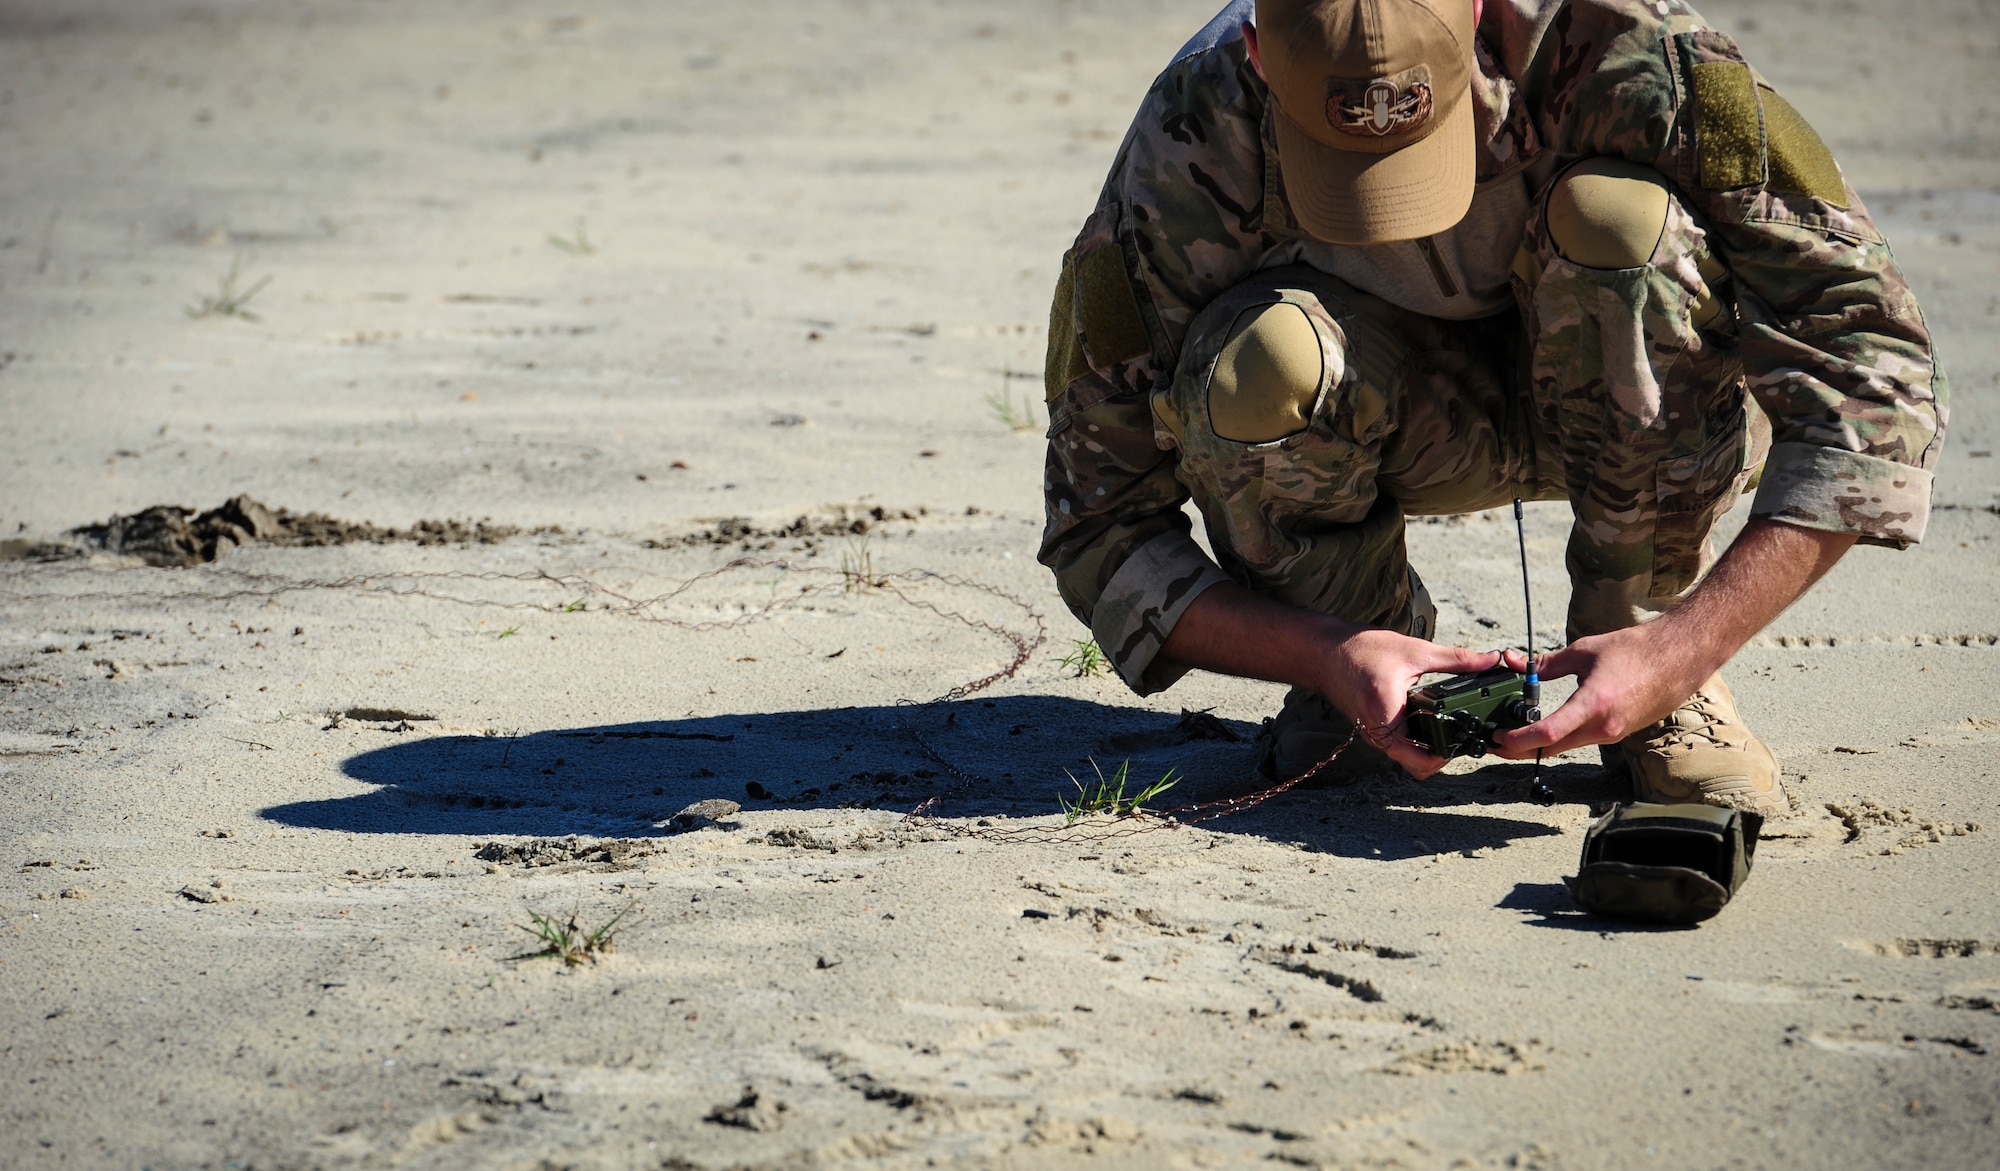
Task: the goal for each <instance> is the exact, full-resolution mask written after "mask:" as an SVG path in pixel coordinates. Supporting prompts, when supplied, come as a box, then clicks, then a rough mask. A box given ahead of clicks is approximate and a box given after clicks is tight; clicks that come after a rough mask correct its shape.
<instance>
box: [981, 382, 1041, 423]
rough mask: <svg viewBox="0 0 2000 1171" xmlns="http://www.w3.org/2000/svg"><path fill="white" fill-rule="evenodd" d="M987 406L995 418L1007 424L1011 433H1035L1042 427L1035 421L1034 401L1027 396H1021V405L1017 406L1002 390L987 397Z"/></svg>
mask: <svg viewBox="0 0 2000 1171" xmlns="http://www.w3.org/2000/svg"><path fill="white" fill-rule="evenodd" d="M986 406H987V408H988V409H989V410H991V411H992V412H993V417H994V418H996V419H998V420H1000V421H1001V422H1002V423H1005V424H1007V428H1008V429H1009V430H1011V431H1034V430H1037V429H1039V428H1040V426H1041V424H1039V423H1037V422H1036V421H1035V403H1034V400H1033V399H1030V398H1029V397H1028V396H1027V395H1025V394H1024V395H1022V396H1021V403H1020V405H1019V406H1016V405H1014V400H1013V399H1012V398H1011V397H1010V396H1009V395H1008V394H1007V392H1006V391H1005V390H1002V391H1000V392H999V393H997V394H989V395H987V396H986Z"/></svg>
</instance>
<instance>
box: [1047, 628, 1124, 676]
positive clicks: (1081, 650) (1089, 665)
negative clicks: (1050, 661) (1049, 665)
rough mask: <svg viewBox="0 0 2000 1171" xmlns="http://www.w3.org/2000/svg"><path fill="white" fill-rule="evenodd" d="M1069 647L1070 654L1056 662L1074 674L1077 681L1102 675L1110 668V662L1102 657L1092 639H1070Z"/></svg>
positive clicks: (1101, 652) (1102, 654)
mask: <svg viewBox="0 0 2000 1171" xmlns="http://www.w3.org/2000/svg"><path fill="white" fill-rule="evenodd" d="M1069 645H1070V648H1071V649H1070V652H1069V653H1068V654H1066V655H1064V656H1063V657H1062V658H1060V659H1058V660H1056V661H1057V662H1058V663H1060V664H1061V665H1062V666H1065V667H1068V668H1069V669H1070V670H1072V671H1074V672H1076V677H1077V678H1078V679H1088V678H1090V677H1091V676H1093V675H1102V674H1103V673H1104V672H1105V671H1106V670H1107V669H1108V668H1109V667H1110V666H1111V660H1109V659H1107V658H1105V657H1104V652H1103V651H1102V650H1101V649H1099V648H1098V645H1097V643H1096V641H1095V640H1094V639H1088V638H1078V639H1072V640H1070V644H1069Z"/></svg>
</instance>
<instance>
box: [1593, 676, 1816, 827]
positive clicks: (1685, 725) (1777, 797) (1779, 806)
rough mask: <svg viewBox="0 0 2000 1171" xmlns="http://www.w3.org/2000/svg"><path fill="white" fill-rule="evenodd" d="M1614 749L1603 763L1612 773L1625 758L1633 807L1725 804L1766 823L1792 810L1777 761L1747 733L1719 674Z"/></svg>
mask: <svg viewBox="0 0 2000 1171" xmlns="http://www.w3.org/2000/svg"><path fill="white" fill-rule="evenodd" d="M1607 747H1609V746H1608V745H1607ZM1617 749H1618V751H1617V752H1615V753H1614V752H1607V753H1605V757H1606V760H1605V764H1606V765H1608V766H1612V767H1615V764H1614V761H1615V759H1616V758H1617V757H1619V756H1622V757H1623V758H1624V761H1625V766H1626V768H1627V769H1629V770H1630V772H1631V774H1632V796H1633V797H1634V799H1636V800H1639V801H1656V802H1660V803H1662V804H1669V805H1671V804H1675V803H1679V802H1700V803H1701V804H1704V805H1724V806H1729V807H1731V808H1735V809H1742V810H1747V811H1749V812H1751V813H1761V814H1764V815H1765V816H1767V817H1769V816H1774V815H1776V814H1780V813H1784V812H1787V811H1788V810H1789V809H1790V808H1791V805H1790V803H1789V802H1788V801H1787V800H1786V798H1785V788H1784V785H1783V784H1782V783H1780V781H1779V780H1778V761H1777V758H1776V757H1774V756H1772V755H1771V750H1770V749H1769V748H1766V747H1764V742H1763V741H1762V740H1759V739H1757V735H1756V733H1754V732H1752V731H1751V730H1750V729H1749V728H1747V727H1745V726H1744V724H1743V717H1742V716H1740V715H1738V714H1737V712H1736V699H1735V697H1734V696H1732V695H1730V694H1729V685H1728V684H1726V683H1724V682H1723V681H1722V676H1720V675H1710V676H1709V677H1708V682H1706V683H1703V684H1702V685H1701V690H1700V691H1697V692H1695V694H1694V696H1693V697H1692V698H1691V699H1689V700H1688V701H1687V702H1686V703H1684V704H1682V705H1681V706H1680V707H1678V708H1676V709H1675V710H1674V711H1673V712H1672V713H1670V714H1669V715H1668V716H1667V718H1666V719H1664V720H1661V721H1660V722H1659V723H1657V724H1652V725H1649V726H1647V727H1645V728H1642V729H1640V730H1639V731H1637V732H1634V733H1633V734H1631V735H1630V736H1627V737H1626V738H1625V739H1624V740H1622V741H1620V742H1619V744H1618V745H1617Z"/></svg>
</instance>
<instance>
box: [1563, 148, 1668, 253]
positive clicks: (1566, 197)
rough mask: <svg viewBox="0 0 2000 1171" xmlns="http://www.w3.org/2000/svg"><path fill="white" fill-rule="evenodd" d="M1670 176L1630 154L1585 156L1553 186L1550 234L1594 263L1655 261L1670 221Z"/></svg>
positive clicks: (1569, 251) (1567, 247)
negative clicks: (1630, 159)
mask: <svg viewBox="0 0 2000 1171" xmlns="http://www.w3.org/2000/svg"><path fill="white" fill-rule="evenodd" d="M1670 198H1672V195H1671V193H1670V192H1669V191H1668V190H1667V184H1666V180H1664V179H1662V178H1661V177H1660V173H1659V172H1658V171H1655V170H1653V169H1652V168H1651V167H1642V166H1640V165H1639V164H1637V163H1632V162H1627V161H1625V160H1624V159H1614V158H1594V159H1585V160H1584V161H1583V162H1580V163H1578V164H1577V165H1576V166H1574V167H1571V168H1570V169H1569V170H1568V171H1567V172H1565V173H1564V174H1563V177H1562V178H1560V179H1558V180H1556V185H1555V188H1554V189H1553V190H1551V191H1550V192H1549V239H1550V240H1551V241H1553V242H1554V243H1555V246H1556V251H1558V252H1560V253H1562V255H1563V258H1564V259H1566V260H1571V261H1574V262H1575V263H1577V264H1581V265H1584V266H1586V267H1588V268H1638V267H1639V266H1641V265H1644V264H1650V263H1651V262H1652V259H1653V250H1654V249H1655V248H1657V247H1658V246H1659V243H1660V233H1661V232H1663V231H1665V230H1666V226H1667V200H1668V199H1670Z"/></svg>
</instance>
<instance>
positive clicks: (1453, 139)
mask: <svg viewBox="0 0 2000 1171" xmlns="http://www.w3.org/2000/svg"><path fill="white" fill-rule="evenodd" d="M1276 113H1277V131H1278V163H1279V166H1280V168H1281V170H1282V171H1283V172H1284V177H1285V200H1286V202H1288V203H1289V204H1291V208H1292V214H1293V216H1294V217H1296V218H1297V220H1298V222H1299V226H1300V227H1302V228H1304V229H1305V230H1306V231H1308V232H1310V233H1311V234H1312V235H1313V236H1315V237H1316V238H1318V239H1321V240H1325V241H1327V242H1328V243H1330V244H1386V243H1388V242H1390V241H1392V240H1415V239H1418V238H1420V237H1423V236H1431V235H1436V234H1437V233H1439V232H1442V231H1444V230H1445V229H1447V228H1450V227H1451V226H1452V225H1453V224H1456V223H1457V222H1458V221H1460V220H1462V219H1464V218H1465V211H1466V209H1467V208H1469V207H1471V206H1472V189H1473V187H1474V186H1475V185H1476V184H1477V182H1478V176H1477V164H1478V158H1477V153H1476V152H1477V145H1476V142H1475V140H1474V137H1473V117H1472V102H1471V101H1470V100H1469V98H1468V97H1465V96H1461V97H1460V98H1459V100H1458V101H1457V102H1456V103H1454V104H1453V107H1452V110H1451V112H1450V113H1449V114H1446V115H1445V119H1444V121H1443V122H1442V123H1440V124H1439V125H1438V128H1437V129H1436V130H1433V131H1431V132H1430V133H1429V134H1427V135H1425V136H1424V137H1423V138H1422V139H1420V140H1419V141H1417V142H1413V143H1411V144H1410V145H1409V146H1406V147H1403V148H1402V149H1401V150H1397V151H1393V152H1391V153H1389V154H1368V153H1366V152H1363V151H1356V150H1339V149H1337V148H1335V147H1330V146H1327V145H1326V144H1325V143H1323V142H1320V141H1318V140H1316V139H1314V138H1313V137H1312V136H1310V135H1308V134H1307V133H1306V132H1305V130H1304V129H1303V128H1302V127H1300V126H1299V125H1298V123H1296V122H1294V121H1292V119H1291V117H1290V116H1289V115H1287V114H1286V113H1285V111H1284V109H1283V107H1279V108H1278V109H1277V111H1276Z"/></svg>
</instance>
